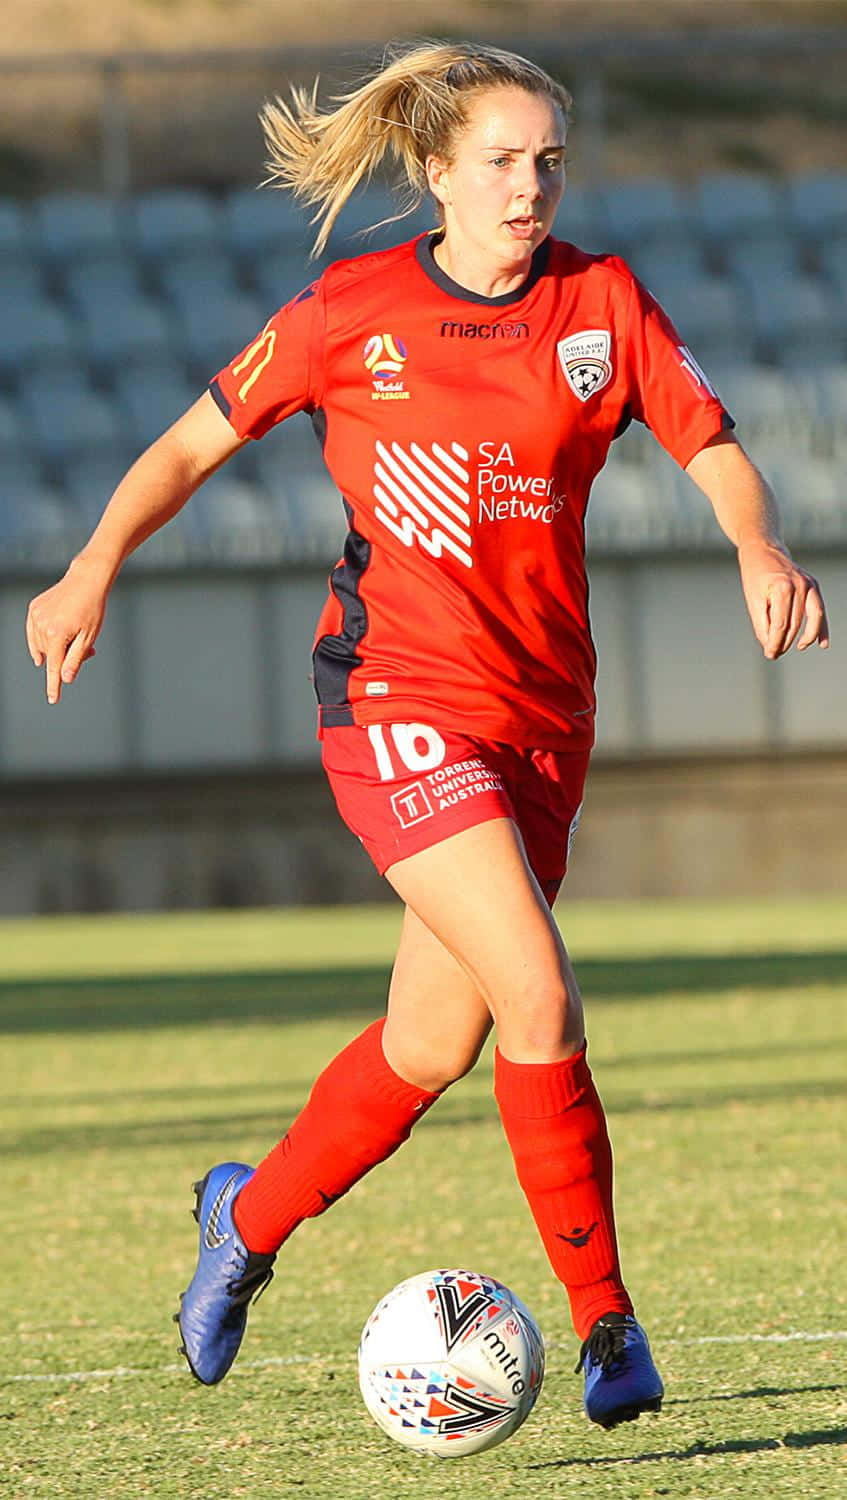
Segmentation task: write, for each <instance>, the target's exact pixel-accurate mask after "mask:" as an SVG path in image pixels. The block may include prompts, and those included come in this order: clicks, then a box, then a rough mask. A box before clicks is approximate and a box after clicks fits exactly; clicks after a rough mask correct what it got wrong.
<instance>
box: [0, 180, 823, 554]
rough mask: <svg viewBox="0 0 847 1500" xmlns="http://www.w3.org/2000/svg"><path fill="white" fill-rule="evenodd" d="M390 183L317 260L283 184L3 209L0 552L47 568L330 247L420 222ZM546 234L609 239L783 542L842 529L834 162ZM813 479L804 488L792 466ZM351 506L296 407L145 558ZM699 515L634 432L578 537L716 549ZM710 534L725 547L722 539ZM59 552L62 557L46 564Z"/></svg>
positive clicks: (629, 204) (326, 544)
mask: <svg viewBox="0 0 847 1500" xmlns="http://www.w3.org/2000/svg"><path fill="white" fill-rule="evenodd" d="M395 211H396V209H395V205H394V202H393V200H392V199H391V197H390V196H389V195H388V193H387V192H386V190H385V188H383V187H379V186H377V185H376V184H372V185H371V186H370V187H369V188H368V189H366V190H364V191H360V192H359V193H358V194H356V195H355V197H354V199H353V201H352V202H351V203H350V204H348V205H347V206H346V208H345V210H344V212H343V214H342V216H341V217H340V219H339V221H338V223H337V225H336V226H335V228H334V230H333V234H332V236H331V239H330V246H329V250H328V252H327V253H326V254H325V255H324V256H323V257H321V258H320V259H319V260H318V261H317V262H315V261H310V260H309V247H310V244H311V241H312V239H313V236H314V230H313V229H310V227H309V224H308V210H305V211H304V209H303V208H302V207H301V206H299V205H297V204H295V203H293V201H292V200H291V198H290V197H289V196H288V195H287V194H285V193H280V192H274V191H270V190H265V191H257V190H256V189H254V188H247V189H241V188H239V189H233V190H231V191H229V192H228V193H225V194H223V195H220V196H219V195H216V194H214V193H211V192H208V191H205V190H202V189H199V188H192V189H167V190H158V191H156V192H148V193H144V194H141V195H139V196H138V197H136V198H134V199H133V198H131V199H129V200H127V201H124V202H121V203H118V202H115V201H112V200H109V199H107V198H103V197H100V196H98V195H96V194H92V193H67V192H57V193H50V194H46V195H44V196H43V197H42V198H40V199H36V200H35V201H34V202H33V203H32V204H31V205H23V204H21V203H18V202H16V201H14V200H11V199H0V324H1V325H2V330H3V334H2V338H0V542H2V545H3V547H4V549H8V550H7V551H6V555H7V556H14V557H15V558H18V559H25V558H26V557H30V558H31V559H32V560H39V559H40V560H41V561H45V559H47V560H49V557H48V554H50V549H51V548H52V549H53V551H54V552H55V553H56V555H57V556H59V555H60V554H62V550H63V549H64V552H65V553H66V552H67V548H68V546H69V545H76V543H77V541H78V539H79V538H80V537H81V536H82V535H83V534H84V532H85V529H86V528H87V527H88V526H90V524H91V523H92V522H93V521H94V520H95V519H96V518H97V516H98V515H99V514H100V511H101V509H102V506H103V504H104V502H105V500H106V499H107V498H108V496H109V494H110V493H111V491H112V489H113V488H114V485H115V483H116V482H117V480H118V479H119V478H120V477H121V474H122V473H123V472H124V470H125V468H126V467H127V466H128V465H129V463H131V462H132V460H133V458H134V457H135V456H137V454H138V453H139V452H140V451H141V450H142V449H143V448H145V447H146V446H147V445H148V444H149V443H150V442H152V441H153V440H154V439H155V438H156V437H158V436H159V434H160V433H161V432H162V431H164V430H165V428H167V427H168V426H169V425H170V423H171V422H172V421H174V420H175V419H176V417H177V416H179V415H180V413H181V412H182V411H184V410H185V409H186V407H187V406H189V405H190V404H191V402H192V401H193V400H195V399H196V398H197V396H198V395H199V394H200V393H201V392H202V391H203V390H204V388H205V386H206V384H207V382H208V380H209V378H210V377H211V376H212V375H213V374H214V373H215V372H216V370H217V369H218V368H220V366H221V365H222V364H224V363H225V362H226V361H227V360H228V359H230V358H231V357H232V356H233V355H234V354H235V353H236V352H237V351H238V350H239V349H240V348H242V347H243V346H244V344H245V343H246V342H247V341H248V340H249V339H251V338H252V337H253V335H254V334H255V333H256V331H257V330H258V329H259V328H260V327H261V326H262V324H263V323H264V322H265V320H266V319H267V318H268V316H270V314H271V313H272V312H274V311H275V309H276V308H277V307H279V306H281V305H283V304H284V303H285V302H286V301H288V300H289V299H290V298H291V297H292V296H294V295H295V294H296V293H297V292H298V291H299V290H300V289H301V288H302V287H303V286H305V285H307V284H308V282H309V281H310V280H312V279H314V277H315V276H316V275H318V274H320V270H321V267H322V265H323V264H325V263H326V261H327V259H329V258H331V257H337V256H341V255H349V254H353V255H356V254H361V253H363V252H366V251H367V250H368V249H371V248H377V247H379V246H381V245H383V244H386V243H394V242H396V241H397V240H398V239H399V238H401V237H407V236H409V235H411V234H413V233H417V232H419V231H420V230H421V229H424V228H426V227H428V226H429V225H431V223H432V214H431V211H430V210H429V209H428V208H427V207H426V206H424V207H422V208H420V209H419V210H417V211H416V212H415V213H414V214H413V215H411V216H410V217H409V218H407V219H403V220H400V221H399V222H397V223H388V224H384V225H382V226H381V227H378V228H376V229H375V230H373V231H371V232H366V233H364V234H362V233H360V231H361V230H366V229H367V226H369V225H372V224H375V223H376V224H379V221H380V220H384V219H386V218H388V217H390V216H391V215H392V214H393V213H394V212H395ZM556 232H557V233H558V234H560V235H561V236H562V237H563V238H566V239H572V240H573V241H574V242H575V243H577V244H580V245H582V246H583V247H584V248H586V249H588V250H592V251H603V250H609V251H614V252H616V253H622V254H624V255H625V256H626V258H627V259H628V260H629V261H630V263H631V264H632V265H633V268H634V269H635V270H636V272H637V273H638V274H639V276H640V277H641V278H642V280H644V281H645V282H646V284H647V285H648V286H649V287H650V289H651V291H652V292H653V293H654V294H655V295H656V296H657V297H658V298H659V300H660V301H661V302H662V304H663V305H664V306H666V307H667V310H668V312H669V313H670V315H671V316H672V317H673V319H674V321H675V322H676V323H677V325H678V327H679V329H680V332H681V334H682V336H683V337H684V338H685V340H686V341H687V342H688V343H689V344H690V346H691V348H692V349H693V351H694V353H695V355H696V357H697V358H698V359H699V360H700V362H701V363H702V364H703V366H704V368H705V369H706V371H707V373H708V374H709V376H710V378H711V379H712V380H713V382H714V383H715V385H716V386H717V388H718V390H719V391H720V394H721V396H722V398H723V399H724V401H725V402H726V404H727V405H728V407H729V408H730V410H731V411H732V412H733V414H734V416H735V417H736V419H737V422H738V427H739V434H740V436H741V438H742V440H743V441H745V443H746V444H747V446H748V447H749V448H750V451H751V452H752V453H753V455H754V457H755V458H756V459H757V461H758V462H759V463H760V464H761V466H762V467H763V468H764V469H765V470H766V471H767V472H768V473H769V474H773V476H774V479H775V482H776V483H777V484H778V487H779V491H780V495H781V496H782V497H784V498H783V504H784V505H785V507H786V508H787V510H788V512H789V514H790V521H791V526H792V528H793V531H794V534H795V535H798V536H799V535H800V534H802V535H807V536H809V537H813V538H820V539H823V538H824V537H829V536H831V535H835V534H836V533H837V534H838V535H844V534H845V532H847V515H845V510H844V506H843V504H842V502H841V499H840V496H841V492H842V488H843V486H842V483H841V479H840V475H841V473H843V469H844V463H845V458H847V422H845V416H844V413H845V411H847V172H835V171H830V172H818V173H808V174H805V175H802V176H798V177H796V178H794V179H789V180H786V181H784V182H777V181H775V180H774V179H772V178H770V177H765V176H761V175H759V176H757V175H754V174H750V173H730V172H726V173H715V174H712V175H710V176H707V177H703V178H701V179H700V180H699V181H698V182H695V183H694V184H692V185H691V186H690V188H688V189H683V188H681V187H679V186H678V185H677V184H675V183H672V182H669V181H665V180H661V179H644V180H641V181H636V182H623V183H610V184H607V185H605V186H604V187H603V189H602V190H600V189H593V190H591V191H586V190H585V189H584V188H581V187H580V186H579V183H578V181H577V182H569V184H568V189H567V193H566V195H565V198H564V200H563V203H562V207H561V210H560V213H559V216H558V221H557V228H556ZM800 465H802V466H804V468H803V472H805V473H806V474H807V476H808V478H807V482H806V483H805V485H804V484H803V482H802V478H801V472H800V469H799V467H798V466H800ZM343 530H344V519H343V512H342V510H341V506H340V501H339V496H338V493H337V490H336V488H335V486H334V485H333V483H332V481H331V480H330V479H329V477H328V476H327V474H326V473H325V471H324V469H323V466H322V464H321V461H320V453H319V449H318V445H317V443H316V442H315V439H314V436H313V434H312V433H311V431H310V428H309V423H308V421H307V420H306V418H295V419H294V420H292V421H291V422H290V423H287V424H285V427H284V429H283V430H282V431H280V432H279V433H272V434H270V435H269V436H268V437H267V438H266V439H264V440H263V442H262V443H259V444H248V445H246V447H245V448H244V449H242V450H241V452H240V453H239V454H237V455H236V457H235V458H234V459H233V460H232V462H231V463H230V464H229V465H227V468H226V470H225V471H224V472H223V473H221V474H219V475H216V476H215V477H214V479H213V481H211V482H210V483H209V485H207V486H205V487H204V489H203V491H202V492H201V495H200V496H198V497H197V498H196V500H195V501H193V502H192V505H191V506H189V507H188V508H187V511H186V512H184V513H182V514H181V515H180V517H179V518H177V520H176V521H175V522H174V523H172V524H171V525H170V526H168V527H167V528H166V530H165V532H164V533H163V534H162V536H161V537H160V538H156V539H154V540H153V541H152V542H151V543H148V545H147V547H145V549H143V551H144V556H143V558H142V559H141V560H140V561H139V562H138V563H137V564H136V565H137V566H154V567H156V566H160V565H167V564H168V563H170V562H181V561H184V560H185V559H187V558H202V557H207V558H209V559H210V560H213V561H215V562H216V563H221V564H224V563H232V564H233V565H237V564H238V563H239V562H240V563H245V564H249V563H251V562H257V561H261V560H263V559H265V560H267V559H270V558H273V557H280V558H285V559H286V560H288V559H291V560H297V559H302V560H308V559H316V558H321V559H324V560H331V558H332V557H333V556H334V555H337V552H338V549H339V547H340V543H341V540H342V537H343ZM716 536H717V533H716V529H715V525H714V521H713V518H712V517H711V514H710V511H709V507H708V506H707V505H706V504H705V503H704V502H703V500H702V497H700V496H699V492H697V491H696V489H695V487H694V486H692V485H691V484H690V482H689V481H688V480H687V479H686V478H685V476H684V475H682V476H681V475H680V474H679V471H678V470H676V468H675V466H674V465H673V464H672V463H671V462H670V460H668V459H667V458H666V457H665V456H664V455H663V454H662V453H661V451H660V450H659V449H658V448H657V445H656V444H655V442H654V441H653V439H652V437H651V436H650V434H649V433H648V432H647V431H646V429H644V428H643V427H641V426H640V425H639V424H637V423H636V424H633V425H632V427H631V429H630V430H629V432H628V433H627V434H626V435H625V436H624V437H623V438H622V439H621V441H620V442H619V443H617V444H616V445H615V450H614V454H613V456H612V458H611V460H610V463H609V465H608V466H607V468H606V469H605V470H604V471H603V473H602V474H601V475H600V476H599V478H598V481H597V484H596V488H595V493H594V496H593V499H592V505H591V509H590V519H589V537H590V540H591V545H592V546H594V547H598V548H610V547H611V548H614V547H624V548H628V547H659V548H661V547H678V546H686V545H690V544H691V545H693V544H697V545H708V544H709V541H710V539H712V540H714V539H715V537H716ZM718 539H719V538H718ZM50 555H52V554H50Z"/></svg>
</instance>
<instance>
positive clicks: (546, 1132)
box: [494, 1047, 632, 1339]
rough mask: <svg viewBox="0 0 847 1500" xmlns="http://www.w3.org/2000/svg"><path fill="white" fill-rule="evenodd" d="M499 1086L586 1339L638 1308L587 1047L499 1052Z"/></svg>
mask: <svg viewBox="0 0 847 1500" xmlns="http://www.w3.org/2000/svg"><path fill="white" fill-rule="evenodd" d="M494 1092H495V1095H496V1097H497V1103H498V1105H499V1107H500V1118H501V1120H502V1121H503V1129H504V1130H505V1132H506V1137H507V1139H508V1142H509V1145H510V1146H511V1148H512V1156H513V1157H514V1161H515V1169H516V1171H517V1174H518V1181H519V1182H520V1185H521V1187H522V1188H523V1190H524V1192H525V1194H526V1196H527V1199H528V1201H529V1206H530V1208H531V1210H532V1214H533V1217H534V1219H535V1222H536V1224H537V1225H538V1229H539V1232H540V1234H541V1238H542V1240H543V1241H544V1248H545V1249H546V1251H547V1254H548V1256H549V1258H550V1264H551V1265H552V1267H553V1270H554V1271H555V1273H556V1275H557V1276H558V1278H559V1280H560V1281H562V1282H563V1283H564V1285H565V1287H566V1289H567V1293H568V1297H569V1299H570V1304H571V1316H572V1318H573V1324H574V1328H575V1329H576V1331H577V1334H578V1335H579V1337H580V1338H582V1339H584V1338H585V1337H586V1336H587V1335H588V1333H589V1331H590V1329H591V1327H592V1325H593V1323H594V1322H595V1321H596V1319H597V1318H599V1317H600V1316H601V1315H602V1314H603V1313H608V1312H623V1313H631V1312H632V1303H631V1302H630V1299H629V1297H628V1295H627V1292H626V1289H625V1287H624V1284H623V1281H622V1280H621V1270H620V1262H619V1260H618V1249H617V1241H616V1238H615V1218H614V1209H613V1206H612V1149H611V1146H610V1145H609V1136H608V1133H607V1130H606V1119H605V1115H604V1114H603V1106H602V1104H601V1103H600V1098H599V1095H598V1093H597V1090H596V1088H595V1087H594V1080H593V1079H592V1077H591V1069H590V1068H589V1066H588V1063H587V1061H586V1058H585V1048H584V1047H583V1049H582V1051H581V1052H578V1053H577V1055H576V1057H569V1058H566V1059H565V1060H564V1061H563V1062H554V1063H514V1062H509V1061H508V1060H507V1059H506V1058H505V1057H503V1056H502V1054H501V1053H500V1052H499V1051H498V1052H497V1054H496V1057H495V1062H494Z"/></svg>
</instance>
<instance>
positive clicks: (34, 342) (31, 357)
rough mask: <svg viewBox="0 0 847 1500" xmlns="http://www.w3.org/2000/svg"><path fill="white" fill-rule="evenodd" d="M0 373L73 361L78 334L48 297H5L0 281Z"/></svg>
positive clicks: (13, 374) (63, 312)
mask: <svg viewBox="0 0 847 1500" xmlns="http://www.w3.org/2000/svg"><path fill="white" fill-rule="evenodd" d="M0 329H2V336H0V373H3V374H5V375H7V376H15V375H17V374H18V373H19V372H20V371H21V370H23V369H32V368H33V367H34V366H36V365H40V364H50V365H52V366H54V367H55V366H57V365H59V364H67V363H69V362H71V361H73V360H75V358H76V355H77V351H78V349H79V342H80V332H79V329H78V328H77V327H76V325H75V324H74V322H73V320H72V319H71V317H70V316H69V314H68V313H67V312H65V310H64V309H63V308H61V307H60V306H58V305H57V304H56V303H55V302H54V301H52V300H51V299H50V298H48V297H41V296H37V295H36V296H31V297H27V296H23V295H20V294H13V295H10V296H6V295H5V292H4V288H3V286H2V278H0Z"/></svg>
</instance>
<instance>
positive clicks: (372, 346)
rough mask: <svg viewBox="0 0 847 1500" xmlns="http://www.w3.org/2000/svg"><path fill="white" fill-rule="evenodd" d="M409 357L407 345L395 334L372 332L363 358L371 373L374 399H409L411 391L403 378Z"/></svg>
mask: <svg viewBox="0 0 847 1500" xmlns="http://www.w3.org/2000/svg"><path fill="white" fill-rule="evenodd" d="M408 357H409V355H408V351H407V349H406V345H405V344H404V343H403V340H402V339H399V338H397V336H396V335H395V334H393V333H372V334H371V336H370V338H369V339H368V341H367V343H366V344H365V347H364V349H363V350H362V359H363V360H364V362H365V367H366V369H368V370H369V371H370V375H371V381H372V390H371V400H372V401H408V399H409V392H408V391H407V390H406V389H405V387H404V385H403V379H402V376H403V366H404V365H405V363H406V360H407V359H408Z"/></svg>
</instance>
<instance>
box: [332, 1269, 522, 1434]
mask: <svg viewBox="0 0 847 1500" xmlns="http://www.w3.org/2000/svg"><path fill="white" fill-rule="evenodd" d="M543 1379H544V1340H543V1338H542V1336H541V1330H540V1329H539V1327H538V1324H537V1323H536V1321H535V1319H534V1318H533V1316H532V1313H531V1312H530V1311H529V1310H528V1308H526V1307H524V1304H523V1303H522V1302H521V1301H520V1300H519V1298H517V1297H516V1296H515V1294H514V1292H511V1291H510V1290H509V1288H508V1287H507V1286H504V1285H503V1283H502V1282H500V1281H495V1279H494V1277H493V1276H481V1275H480V1274H479V1272H477V1271H422V1272H421V1273H420V1275H418V1276H410V1277H409V1278H408V1280H407V1281H401V1282H400V1284H399V1286H395V1287H394V1288H393V1290H392V1291H390V1292H388V1294H387V1295H386V1296H385V1297H383V1298H382V1301H381V1302H378V1303H377V1305H376V1307H375V1308H374V1310H373V1312H372V1313H371V1315H370V1317H369V1318H368V1321H367V1323H366V1324H365V1326H364V1328H363V1330H362V1337H361V1341H360V1343H359V1388H360V1390H361V1392H362V1396H363V1398H364V1402H365V1405H366V1407H367V1408H368V1411H369V1412H370V1414H371V1416H372V1417H373V1419H374V1421H375V1422H376V1423H377V1425H378V1426H379V1427H381V1428H382V1430H383V1432H386V1433H387V1434H388V1436H389V1437H392V1438H394V1439H395V1441H396V1442H398V1443H402V1444H403V1446H404V1447H405V1448H411V1449H412V1450H413V1452H415V1453H425V1454H428V1455H429V1456H430V1457H432V1458H459V1457H461V1456H463V1455H465V1454H468V1453H481V1452H482V1451H483V1450H484V1449H486V1448H493V1447H494V1445H495V1443H502V1442H503V1441H504V1439H505V1438H507V1437H511V1435H512V1433H513V1432H516V1431H517V1429H518V1428H519V1427H520V1425H521V1423H522V1422H523V1421H525V1419H526V1418H527V1417H528V1416H529V1413H530V1412H531V1411H532V1408H533V1406H534V1405H535V1403H536V1401H537V1399H538V1393H539V1391H540V1390H541V1382H542V1380H543Z"/></svg>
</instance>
